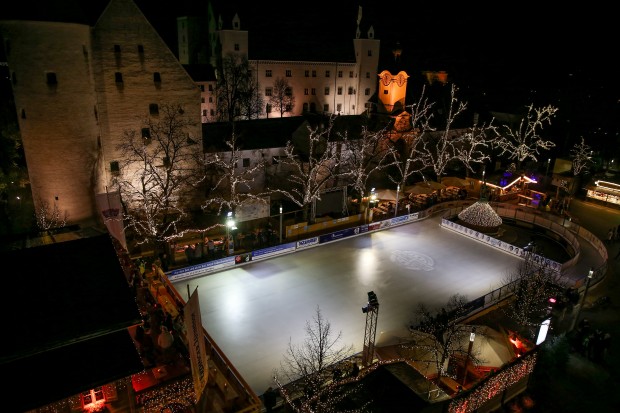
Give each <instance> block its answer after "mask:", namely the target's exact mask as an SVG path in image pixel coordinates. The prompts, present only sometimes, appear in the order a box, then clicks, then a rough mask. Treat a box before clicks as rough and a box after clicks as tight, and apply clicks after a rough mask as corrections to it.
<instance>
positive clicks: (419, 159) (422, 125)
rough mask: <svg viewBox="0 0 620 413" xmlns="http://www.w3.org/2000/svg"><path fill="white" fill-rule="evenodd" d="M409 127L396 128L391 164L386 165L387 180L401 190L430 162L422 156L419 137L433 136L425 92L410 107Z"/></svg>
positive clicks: (393, 132) (431, 105) (428, 103)
mask: <svg viewBox="0 0 620 413" xmlns="http://www.w3.org/2000/svg"><path fill="white" fill-rule="evenodd" d="M409 109H410V112H411V113H410V114H408V115H407V116H409V117H410V118H409V122H408V124H404V122H403V124H404V125H403V126H400V125H401V124H400V123H399V125H395V130H393V131H392V133H391V137H390V140H391V142H392V144H393V145H394V149H393V150H392V151H391V152H390V154H391V155H392V159H391V161H390V162H389V163H388V165H387V172H388V177H389V179H390V180H391V181H392V182H394V183H395V184H397V185H399V186H400V187H401V188H404V187H405V186H407V184H408V183H409V181H410V180H411V179H412V177H413V176H415V175H417V174H422V172H423V171H424V169H426V168H427V167H428V166H430V159H429V158H428V157H427V156H423V155H424V153H423V141H422V136H423V135H424V134H425V133H430V132H433V131H434V130H435V129H434V128H433V127H432V126H431V119H432V117H433V114H432V109H433V103H430V102H429V101H428V98H427V97H426V95H425V88H423V89H422V92H421V93H420V96H419V98H418V100H417V102H416V103H414V104H412V105H411V106H409Z"/></svg>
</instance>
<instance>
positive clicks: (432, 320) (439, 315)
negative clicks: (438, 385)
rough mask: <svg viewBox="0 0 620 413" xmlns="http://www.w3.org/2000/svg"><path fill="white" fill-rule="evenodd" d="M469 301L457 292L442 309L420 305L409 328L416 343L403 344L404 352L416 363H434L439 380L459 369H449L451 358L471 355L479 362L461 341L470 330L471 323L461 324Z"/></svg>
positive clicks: (473, 361) (472, 359) (474, 360)
mask: <svg viewBox="0 0 620 413" xmlns="http://www.w3.org/2000/svg"><path fill="white" fill-rule="evenodd" d="M467 304H468V300H467V297H465V296H463V295H460V294H454V295H452V296H451V297H450V298H449V299H448V302H447V303H446V305H445V306H443V307H441V308H440V309H439V308H436V309H429V308H428V307H427V306H426V305H425V304H420V305H418V308H417V309H416V311H415V319H414V322H413V324H412V326H411V327H410V330H411V335H412V338H413V342H411V343H405V344H402V349H401V353H402V355H403V356H404V357H405V358H407V359H409V360H411V361H413V362H415V363H418V364H422V365H424V364H426V365H428V366H431V367H432V369H433V370H434V372H435V373H436V376H435V380H436V382H439V381H440V380H441V378H442V377H445V376H447V377H452V378H453V379H454V378H456V372H455V371H449V369H448V366H449V365H450V358H452V357H454V358H462V359H464V358H465V357H464V356H465V355H468V356H469V360H470V361H471V362H472V363H473V364H478V363H479V362H480V360H479V359H478V357H477V355H476V354H475V353H474V354H471V353H468V349H467V348H465V347H464V346H463V344H462V343H463V341H464V340H463V337H465V336H469V334H470V333H471V326H468V325H465V324H460V323H459V322H460V320H461V319H462V318H463V317H464V316H465V315H467V312H468V309H467Z"/></svg>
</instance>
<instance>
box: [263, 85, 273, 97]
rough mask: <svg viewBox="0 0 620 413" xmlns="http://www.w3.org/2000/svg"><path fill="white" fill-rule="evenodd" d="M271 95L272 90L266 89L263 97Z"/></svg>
mask: <svg viewBox="0 0 620 413" xmlns="http://www.w3.org/2000/svg"><path fill="white" fill-rule="evenodd" d="M272 94H273V89H272V88H270V87H268V88H266V89H265V96H271V95H272Z"/></svg>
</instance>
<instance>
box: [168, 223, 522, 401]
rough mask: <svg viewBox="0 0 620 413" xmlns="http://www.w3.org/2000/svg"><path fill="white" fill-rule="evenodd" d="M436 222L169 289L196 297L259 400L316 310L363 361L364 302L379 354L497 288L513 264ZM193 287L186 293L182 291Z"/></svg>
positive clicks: (212, 330) (514, 261)
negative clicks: (460, 302)
mask: <svg viewBox="0 0 620 413" xmlns="http://www.w3.org/2000/svg"><path fill="white" fill-rule="evenodd" d="M440 222H441V218H440V217H439V216H436V217H432V218H429V219H426V220H422V221H418V222H414V223H410V224H405V225H401V226H397V227H392V228H390V229H385V230H382V231H378V232H373V233H367V234H363V235H359V236H356V237H352V238H345V239H343V240H340V241H335V242H332V243H329V244H323V245H319V246H317V247H313V248H309V249H307V250H302V251H299V252H296V253H293V254H288V255H284V256H279V257H276V258H271V259H268V260H265V261H255V262H251V263H248V264H246V265H243V266H238V267H235V268H233V269H229V270H226V271H222V272H219V273H214V274H209V275H205V276H202V277H199V278H195V279H189V280H183V281H179V282H175V283H173V285H174V287H175V288H176V289H177V291H179V293H180V294H182V295H183V296H184V298H185V299H186V300H187V298H188V297H186V295H187V291H190V292H191V291H194V289H196V288H198V293H199V298H200V307H201V316H202V322H203V325H204V327H205V329H206V330H207V332H208V333H209V334H210V335H211V337H212V338H213V339H214V340H215V342H216V343H217V344H218V346H219V347H220V348H221V349H222V351H223V352H224V353H225V354H226V356H227V357H228V358H229V360H230V361H231V362H232V364H233V365H234V366H235V368H236V369H237V370H238V371H239V372H240V373H241V375H242V376H243V378H244V379H245V380H246V381H247V382H248V384H249V385H250V386H251V387H252V389H253V390H254V391H255V392H256V393H257V394H262V393H263V392H264V391H265V389H266V388H267V387H268V386H270V385H271V384H272V380H271V377H272V371H273V370H274V369H275V368H277V367H278V366H279V364H280V360H282V355H283V354H284V352H285V351H286V347H287V345H288V342H289V340H292V342H293V343H302V342H303V341H304V338H305V332H304V328H305V325H306V322H307V321H311V320H312V318H313V317H314V316H315V313H316V309H317V307H319V308H320V309H321V312H322V314H323V316H324V318H325V319H327V320H328V321H329V322H330V323H331V328H332V331H333V334H334V337H335V336H336V335H337V334H338V332H342V338H341V341H340V343H341V345H349V344H351V345H353V346H354V349H355V351H356V352H359V351H362V347H363V344H364V330H365V322H366V314H364V313H363V312H362V306H363V305H365V304H366V301H367V292H368V291H374V292H375V293H376V294H377V297H378V299H379V304H380V307H379V313H378V320H377V337H376V346H383V345H387V344H391V343H394V342H395V341H397V340H398V338H399V337H404V336H406V334H407V326H408V325H409V324H410V322H411V320H412V318H413V313H414V310H415V308H416V306H417V305H418V304H419V303H424V304H426V305H428V306H431V307H436V306H442V305H443V304H445V303H446V302H447V300H448V298H449V297H450V296H451V295H453V294H454V293H460V294H463V295H465V296H467V298H468V299H470V300H473V299H475V298H477V297H480V296H482V295H484V294H486V293H488V292H490V291H491V290H493V289H495V288H498V287H499V286H501V285H503V284H504V282H503V280H504V279H505V277H506V274H507V273H508V272H509V271H511V270H512V269H514V268H515V267H516V266H517V264H518V262H519V260H520V259H519V258H517V257H514V256H512V255H509V254H506V253H504V252H501V251H499V250H496V249H494V248H492V247H489V246H486V245H484V244H482V243H479V242H477V241H475V240H472V239H469V238H466V237H463V236H460V235H458V234H456V233H454V232H452V231H450V230H447V229H443V228H441V227H440ZM188 286H189V290H188Z"/></svg>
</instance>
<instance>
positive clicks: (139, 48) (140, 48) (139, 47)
mask: <svg viewBox="0 0 620 413" xmlns="http://www.w3.org/2000/svg"><path fill="white" fill-rule="evenodd" d="M138 53H140V54H143V53H144V46H142V45H141V44H139V45H138Z"/></svg>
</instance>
